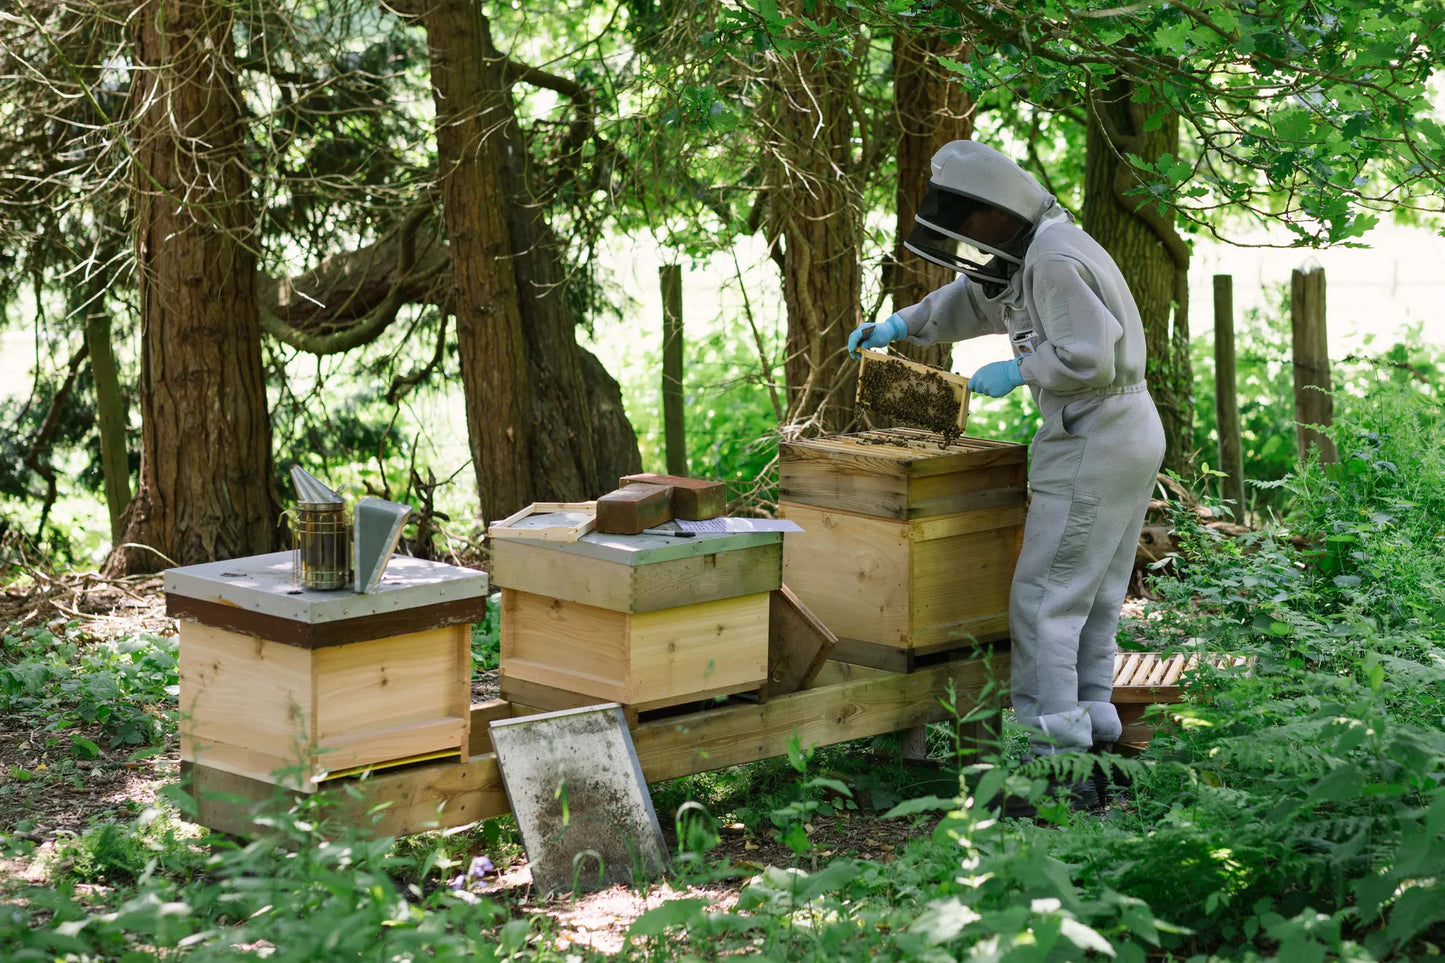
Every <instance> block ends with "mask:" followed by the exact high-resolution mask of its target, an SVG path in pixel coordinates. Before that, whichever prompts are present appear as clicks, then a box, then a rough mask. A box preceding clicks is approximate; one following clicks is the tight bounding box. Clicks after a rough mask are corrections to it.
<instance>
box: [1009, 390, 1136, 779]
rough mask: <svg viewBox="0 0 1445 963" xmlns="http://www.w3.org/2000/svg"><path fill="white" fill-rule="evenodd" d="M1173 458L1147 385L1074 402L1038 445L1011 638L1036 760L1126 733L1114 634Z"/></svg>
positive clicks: (1023, 719)
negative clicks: (1116, 682)
mask: <svg viewBox="0 0 1445 963" xmlns="http://www.w3.org/2000/svg"><path fill="white" fill-rule="evenodd" d="M1163 453H1164V430H1163V428H1162V426H1161V425H1160V422H1159V415H1158V412H1157V411H1156V410H1155V408H1154V402H1153V401H1152V399H1150V397H1149V394H1148V392H1146V391H1144V390H1143V386H1142V385H1139V386H1137V387H1136V388H1134V389H1132V390H1126V391H1125V392H1124V393H1115V394H1101V395H1091V396H1087V397H1083V398H1076V399H1073V400H1070V401H1068V402H1067V403H1066V404H1064V405H1062V406H1060V407H1058V408H1056V410H1055V411H1054V412H1053V413H1052V414H1048V415H1047V416H1046V417H1045V420H1044V424H1043V426H1042V427H1040V429H1039V432H1038V434H1037V435H1036V436H1035V438H1034V444H1033V466H1032V468H1031V470H1030V478H1029V485H1030V488H1031V489H1032V491H1033V497H1032V500H1031V502H1030V504H1029V511H1028V517H1027V519H1026V521H1025V523H1024V542H1023V550H1022V552H1021V553H1020V555H1019V561H1018V567H1017V569H1016V570H1015V572H1014V580H1013V588H1012V592H1011V595H1010V599H1009V628H1010V633H1011V635H1012V642H1013V667H1012V672H1011V677H1012V686H1011V687H1012V695H1013V706H1014V713H1015V716H1016V717H1017V719H1018V721H1019V722H1020V723H1021V724H1023V725H1024V726H1026V727H1028V728H1030V729H1031V730H1034V733H1033V736H1032V738H1031V741H1032V742H1033V747H1034V750H1035V751H1036V752H1041V753H1048V752H1060V751H1065V752H1067V751H1077V750H1084V749H1088V748H1089V747H1090V746H1091V745H1093V744H1095V743H1099V742H1113V741H1115V740H1117V739H1118V738H1119V736H1120V734H1121V733H1122V727H1121V725H1120V723H1119V714H1118V712H1117V711H1116V710H1115V709H1114V706H1113V704H1112V703H1111V702H1110V694H1111V692H1112V690H1113V676H1114V649H1115V643H1114V635H1115V631H1116V629H1117V627H1118V622H1119V608H1120V606H1121V605H1122V603H1123V601H1124V593H1125V591H1126V590H1127V588H1128V584H1129V575H1130V572H1131V571H1132V569H1133V562H1134V547H1135V545H1136V544H1137V543H1138V540H1139V529H1140V526H1141V525H1142V524H1143V521H1144V512H1145V509H1146V508H1147V507H1148V504H1149V495H1150V492H1151V491H1152V490H1153V486H1154V480H1155V476H1156V474H1157V472H1158V470H1159V465H1160V462H1161V460H1162V458H1163Z"/></svg>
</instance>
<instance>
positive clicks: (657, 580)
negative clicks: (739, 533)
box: [492, 541, 783, 612]
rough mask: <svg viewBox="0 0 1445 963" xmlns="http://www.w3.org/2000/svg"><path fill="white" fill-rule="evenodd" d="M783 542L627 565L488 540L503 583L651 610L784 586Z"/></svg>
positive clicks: (495, 575)
mask: <svg viewBox="0 0 1445 963" xmlns="http://www.w3.org/2000/svg"><path fill="white" fill-rule="evenodd" d="M782 579H783V546H782V542H781V541H775V542H772V543H770V544H766V545H754V546H751V547H748V548H735V549H730V550H728V551H723V552H713V553H709V554H701V555H694V556H691V557H687V558H677V559H671V560H668V561H663V562H648V563H643V564H638V565H629V564H627V563H626V562H621V561H608V560H605V559H598V558H589V557H587V556H585V555H579V554H576V553H572V552H562V551H556V550H554V549H551V548H548V547H546V546H542V545H533V544H528V543H525V542H521V541H497V542H494V543H493V546H492V580H493V582H494V583H495V584H496V585H498V586H499V587H501V588H503V589H512V590H516V591H519V592H525V593H527V594H530V595H540V596H545V597H548V598H557V599H563V600H565V601H568V602H576V603H579V604H581V605H589V606H594V607H596V608H603V609H610V610H612V611H614V612H651V611H654V610H656V609H668V608H674V607H676V606H679V605H690V604H693V603H696V602H711V601H714V600H716V599H721V598H731V597H733V596H736V595H752V594H754V593H756V592H771V591H773V590H774V589H776V588H777V587H778V586H779V585H781V584H782Z"/></svg>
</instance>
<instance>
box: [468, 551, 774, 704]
mask: <svg viewBox="0 0 1445 963" xmlns="http://www.w3.org/2000/svg"><path fill="white" fill-rule="evenodd" d="M492 580H493V582H494V583H495V584H497V585H499V586H501V588H502V626H501V649H502V651H501V677H502V680H501V688H502V697H503V698H505V699H509V700H511V701H512V702H514V703H518V704H521V705H525V706H531V707H535V708H538V709H564V708H571V707H573V706H578V705H589V704H593V703H598V702H620V703H622V704H623V706H625V707H626V708H627V710H628V711H629V713H631V714H633V715H635V714H636V713H637V712H639V711H643V710H647V709H654V708H658V707H661V706H668V705H677V704H680V703H685V702H694V701H697V700H700V699H706V698H709V697H712V696H718V695H725V694H729V693H736V692H746V691H752V690H757V689H759V688H760V687H761V686H762V685H763V682H764V681H765V679H766V677H767V672H768V612H769V596H770V593H772V592H773V591H774V590H776V589H778V588H779V587H780V585H781V581H782V537H781V536H780V535H778V534H776V533H747V534H728V533H699V534H698V535H697V536H695V537H693V538H686V539H682V538H668V537H665V536H660V535H646V534H643V535H604V534H601V533H597V532H594V533H592V534H590V535H587V536H584V537H583V538H581V539H579V540H578V541H576V542H573V543H570V544H566V543H557V542H526V541H509V542H496V543H494V544H493V546H492Z"/></svg>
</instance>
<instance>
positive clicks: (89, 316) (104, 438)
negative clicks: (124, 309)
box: [80, 258, 130, 545]
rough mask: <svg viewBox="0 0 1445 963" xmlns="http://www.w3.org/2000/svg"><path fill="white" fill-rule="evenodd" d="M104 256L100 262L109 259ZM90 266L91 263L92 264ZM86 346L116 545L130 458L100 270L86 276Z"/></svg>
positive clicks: (127, 496) (126, 494)
mask: <svg viewBox="0 0 1445 963" xmlns="http://www.w3.org/2000/svg"><path fill="white" fill-rule="evenodd" d="M109 262H110V259H109V258H106V259H104V260H103V261H102V262H101V263H109ZM92 266H93V265H92ZM80 290H83V291H84V292H85V293H86V296H87V297H86V303H85V304H84V305H82V306H80V307H81V310H83V311H84V312H85V346H86V348H88V349H89V351H90V373H91V377H92V378H93V379H94V381H95V420H96V427H97V429H98V430H99V433H100V470H101V474H102V475H103V476H104V477H105V504H106V508H107V509H109V511H110V540H111V543H112V545H118V544H120V542H121V541H122V540H123V539H122V536H123V535H124V534H125V523H124V516H125V509H126V506H127V505H129V504H130V459H129V457H128V455H127V452H126V445H125V395H124V394H123V393H122V392H121V388H120V376H119V374H118V373H117V365H116V363H115V345H114V344H113V343H112V342H111V325H110V312H109V311H107V310H106V306H105V281H104V277H103V276H102V275H101V274H99V273H92V274H90V275H89V276H88V277H86V279H85V281H84V282H83V283H82V285H81V287H80Z"/></svg>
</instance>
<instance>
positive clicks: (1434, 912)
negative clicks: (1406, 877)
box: [1386, 883, 1445, 946]
mask: <svg viewBox="0 0 1445 963" xmlns="http://www.w3.org/2000/svg"><path fill="white" fill-rule="evenodd" d="M1440 920H1445V886H1441V885H1440V884H1438V883H1436V884H1434V885H1428V884H1425V885H1417V886H1412V887H1410V888H1409V889H1407V890H1405V893H1404V895H1402V896H1401V897H1400V898H1399V899H1398V900H1396V901H1395V905H1394V907H1392V908H1391V910H1390V923H1389V926H1388V927H1387V929H1386V932H1388V933H1389V935H1390V938H1391V939H1393V940H1394V941H1395V945H1396V946H1400V945H1401V944H1404V943H1407V942H1409V941H1410V940H1412V939H1414V938H1415V937H1416V936H1418V935H1420V934H1421V933H1423V932H1424V931H1425V930H1426V929H1428V928H1429V927H1430V926H1432V925H1433V924H1435V923H1437V922H1439V921H1440Z"/></svg>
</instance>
